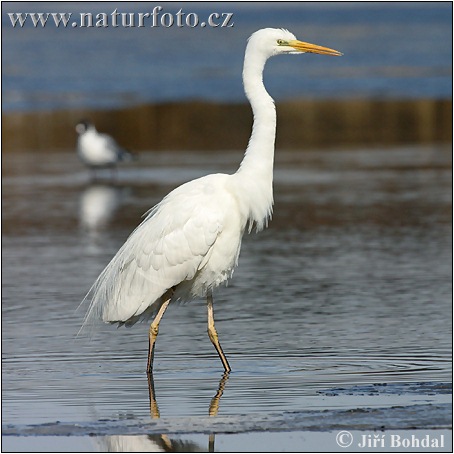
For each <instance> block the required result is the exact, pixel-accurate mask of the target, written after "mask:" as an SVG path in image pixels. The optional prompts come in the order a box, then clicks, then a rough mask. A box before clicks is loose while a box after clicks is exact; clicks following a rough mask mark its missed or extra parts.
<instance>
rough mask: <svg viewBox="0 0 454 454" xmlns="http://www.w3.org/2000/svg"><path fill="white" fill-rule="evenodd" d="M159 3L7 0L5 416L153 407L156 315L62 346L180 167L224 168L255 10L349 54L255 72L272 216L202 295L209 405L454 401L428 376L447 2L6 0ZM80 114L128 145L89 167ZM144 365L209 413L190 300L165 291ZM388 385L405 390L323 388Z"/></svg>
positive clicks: (246, 130) (242, 117) (173, 412)
mask: <svg viewBox="0 0 454 454" xmlns="http://www.w3.org/2000/svg"><path fill="white" fill-rule="evenodd" d="M156 5H157V4H156V3H150V2H116V3H113V2H64V3H59V2H48V3H46V2H30V3H28V2H24V3H22V2H2V51H3V52H2V69H3V73H2V142H3V144H2V145H3V155H2V173H3V179H2V189H3V191H2V229H3V230H2V245H3V247H2V257H3V269H2V277H3V279H2V290H3V291H2V301H3V304H2V315H3V326H2V347H3V348H2V361H3V362H2V364H3V370H2V389H3V401H2V403H3V407H2V409H3V422H4V423H5V424H9V427H10V428H11V427H13V426H14V425H15V424H17V425H20V424H32V423H34V424H39V423H43V422H52V421H67V422H68V421H69V422H71V421H77V422H81V421H95V420H99V419H100V418H105V420H106V421H116V422H118V421H120V422H119V424H120V423H121V421H129V422H131V421H133V420H134V419H140V418H147V417H149V410H150V406H149V402H148V387H147V382H146V378H145V374H144V368H145V363H146V351H147V346H148V344H147V340H146V336H147V332H148V327H147V326H144V325H137V326H135V327H133V328H132V329H130V330H126V329H118V330H116V329H115V328H114V327H112V326H105V325H102V326H99V327H97V329H95V330H93V333H92V338H91V340H90V339H87V337H85V336H79V337H78V338H77V339H76V338H75V336H76V333H77V332H78V330H79V328H80V326H81V323H82V320H83V315H84V309H85V308H84V307H82V308H81V310H79V311H77V310H76V309H77V307H78V305H79V303H80V301H81V300H82V299H83V297H84V296H85V294H86V292H87V291H88V289H89V288H90V286H91V285H92V283H93V282H94V280H95V278H96V277H97V276H98V274H99V273H100V271H101V270H102V269H103V267H104V266H105V265H106V264H107V263H108V262H109V260H110V259H111V257H112V256H113V254H115V253H116V252H117V250H118V249H119V247H121V245H122V244H123V242H124V240H125V239H126V238H127V236H128V235H129V234H130V232H131V231H132V230H133V229H134V228H135V227H136V226H137V224H138V223H139V222H140V220H141V216H142V214H143V213H144V212H146V211H147V210H148V209H149V208H150V207H152V206H153V205H154V204H156V203H158V202H159V201H160V200H161V199H162V197H163V196H164V195H165V194H167V193H168V192H169V191H170V190H172V189H173V188H174V187H176V186H177V185H179V184H181V183H183V182H185V181H188V180H190V179H193V178H196V177H199V176H202V175H206V174H208V173H213V172H226V173H230V172H234V171H235V170H236V169H237V167H238V164H239V162H240V161H241V158H242V156H243V152H244V150H245V148H246V145H247V141H248V138H249V135H250V130H251V125H252V118H251V112H250V107H249V105H248V104H247V102H246V99H245V97H244V94H243V89H242V81H241V72H242V61H243V56H244V49H245V45H246V40H247V38H248V36H250V34H251V33H253V32H254V31H256V30H257V29H259V28H263V27H283V28H287V29H289V30H290V31H292V32H293V33H294V34H295V35H296V36H297V38H299V39H301V40H303V41H308V42H312V43H315V44H319V45H322V46H327V47H330V48H334V49H337V50H339V51H341V52H343V53H344V55H343V56H342V57H339V58H333V57H325V56H320V55H301V56H280V57H276V58H273V59H271V60H270V61H269V62H268V63H267V66H266V68H265V74H264V80H265V85H266V87H267V89H268V91H269V93H270V94H271V95H272V96H273V98H274V99H275V100H276V105H277V112H278V131H277V143H276V159H275V160H276V163H275V179H274V186H275V210H274V215H273V220H272V222H271V223H270V226H269V228H268V229H267V230H266V231H264V232H261V233H260V235H246V236H245V238H244V242H243V250H242V252H241V256H240V262H239V267H238V270H237V271H236V272H235V276H234V278H233V280H232V282H231V283H230V284H229V286H228V287H227V288H222V289H219V291H218V292H217V293H216V295H215V311H216V326H217V329H218V332H219V336H220V339H222V341H221V342H222V345H223V348H224V351H225V352H226V354H227V356H228V358H229V361H230V364H231V366H232V368H233V371H234V372H233V373H232V374H231V376H230V377H229V380H228V383H227V384H226V386H225V391H224V396H223V400H222V402H221V405H220V414H230V415H235V414H243V415H250V414H259V413H260V414H263V415H266V414H272V415H274V417H277V418H278V419H279V417H280V416H279V415H281V414H284V413H285V412H290V413H287V416H286V418H285V419H284V420H280V421H278V422H277V423H276V425H275V426H274V427H283V428H286V429H287V430H292V417H293V416H292V415H295V414H297V412H298V411H301V410H302V409H315V410H316V409H319V410H323V409H325V408H339V409H349V408H357V406H358V405H360V406H361V405H365V406H368V407H374V406H375V407H377V406H384V405H396V404H399V405H402V406H405V405H412V404H417V403H421V402H420V401H418V397H419V398H420V399H424V402H431V403H437V404H440V403H445V402H446V399H448V397H450V396H448V395H447V394H446V393H445V396H444V397H443V396H440V395H439V393H438V391H434V392H432V393H431V394H430V396H429V395H427V396H426V395H424V397H423V398H421V394H424V393H425V391H421V390H420V388H419V384H420V383H424V382H426V383H427V382H430V383H436V385H434V386H432V385H430V386H426V387H425V388H424V389H435V390H436V389H444V387H443V386H438V383H443V382H449V381H450V380H451V378H450V377H451V346H452V345H451V332H452V326H451V317H450V314H452V305H451V302H452V268H451V265H452V253H451V251H452V225H451V220H452V172H451V169H452V4H451V3H450V2H402V3H399V2H364V3H363V2H351V3H350V2H301V3H300V2H291V3H286V2H253V3H252V2H251V3H248V2H241V3H240V2H238V3H237V2H219V3H218V2H209V3H208V2H203V3H202V2H200V3H199V2H191V3H186V2H181V3H166V2H163V3H160V4H159V5H160V6H162V8H163V9H162V11H161V15H162V14H164V13H173V14H176V13H177V12H178V11H179V10H180V9H181V10H182V11H183V12H184V13H186V14H188V13H197V14H198V16H199V18H200V20H206V18H207V17H208V15H209V14H211V13H213V12H218V13H220V14H221V13H233V15H232V19H231V21H232V22H233V23H234V26H233V27H228V28H221V27H218V28H210V27H205V28H201V27H197V28H190V27H183V28H178V27H176V26H174V27H170V28H165V27H162V26H161V27H158V28H150V27H143V28H138V27H136V28H123V27H118V28H114V27H112V26H109V27H107V28H80V27H72V26H70V27H68V28H63V27H62V26H60V27H59V28H57V27H55V26H54V25H53V24H52V23H48V24H47V25H46V27H44V28H42V27H36V28H35V27H33V26H32V25H31V23H30V21H28V22H27V23H26V25H25V26H24V27H23V28H20V27H17V26H16V27H12V25H11V21H10V18H9V16H8V13H18V12H23V13H25V12H61V13H63V12H71V13H72V14H73V18H72V19H71V22H72V21H73V19H74V18H78V17H79V13H81V12H82V13H89V12H92V13H93V14H94V15H96V14H98V13H102V12H104V13H107V15H108V17H109V19H110V17H111V16H110V15H111V13H112V12H113V11H114V10H115V8H117V11H118V12H119V13H122V12H127V13H137V14H138V13H140V12H150V13H151V12H152V11H153V8H154V7H155V6H156ZM146 23H147V22H146ZM81 118H87V119H90V120H92V121H93V122H94V123H95V125H96V127H97V128H98V130H99V131H101V132H105V133H109V134H111V135H112V136H114V137H115V139H116V140H117V141H118V142H119V143H120V144H121V145H122V146H124V147H126V148H128V149H130V150H132V151H135V152H137V153H138V155H139V159H138V160H137V161H131V162H124V163H121V164H120V165H119V168H118V170H117V172H110V171H109V170H107V171H100V172H99V174H98V175H97V176H96V178H93V175H92V173H91V172H90V171H89V170H88V169H86V168H85V167H84V166H83V164H82V163H81V162H79V160H78V158H77V154H76V151H75V147H76V140H77V134H76V131H75V129H74V127H75V124H76V123H77V122H78V121H79V120H80V119H81ZM155 365H156V373H155V386H156V394H157V398H158V403H159V406H160V409H161V414H163V415H166V416H182V415H188V416H200V415H206V414H207V411H208V407H209V403H210V400H211V398H212V397H213V396H214V395H215V394H216V390H217V387H218V386H219V378H220V374H221V365H220V363H219V360H218V358H217V356H216V352H215V351H214V349H213V348H212V345H211V343H210V342H209V340H208V338H207V336H206V309H205V307H204V302H203V301H195V302H193V303H191V304H188V305H185V306H175V307H173V305H171V306H170V307H169V310H168V312H167V313H166V317H164V320H163V322H162V324H161V329H160V335H159V340H158V345H157V353H156V358H155ZM382 382H385V383H392V382H401V383H413V384H415V385H414V386H413V385H411V386H409V387H407V386H405V387H404V388H403V389H416V391H414V392H413V391H412V393H409V394H408V393H406V392H400V391H399V395H388V396H387V397H386V396H385V398H384V397H383V396H381V395H378V394H377V395H374V396H372V397H371V395H370V393H369V392H368V391H367V392H366V391H365V392H363V393H362V394H361V395H360V396H359V397H358V396H356V397H355V396H353V397H352V395H350V394H348V395H347V396H340V397H335V396H336V393H334V394H333V393H331V396H330V397H325V395H323V396H322V397H320V396H321V394H320V393H323V392H325V391H326V390H327V389H330V388H332V387H336V386H337V387H339V386H342V387H344V388H346V389H348V387H349V386H358V385H361V384H374V383H382ZM415 386H416V388H415ZM388 388H389V390H390V391H389V392H390V393H391V394H392V389H394V388H390V387H388ZM355 389H357V388H355ZM399 389H401V388H399ZM366 390H367V388H366ZM426 394H427V393H426ZM443 399H445V400H443ZM437 408H438V407H437ZM276 415H277V416H276ZM418 415H420V416H421V417H423V416H424V412H418ZM107 424H108V423H107ZM201 424H202V423H201ZM421 424H422V425H424V422H422V423H421ZM376 426H381V424H378V423H377V424H376ZM201 427H202V426H201ZM237 427H240V428H241V425H238V426H237ZM254 427H256V428H257V427H260V425H256V426H254ZM294 427H296V426H294ZM412 427H413V426H412ZM19 430H20V429H19ZM32 430H35V429H32ZM43 430H47V429H46V428H45V427H44V428H43ZM231 430H232V431H235V430H236V429H235V426H234V425H232V426H231ZM327 430H328V429H327ZM95 432H96V430H95ZM205 432H206V430H205ZM79 433H80V432H79ZM87 433H90V431H88V432H87ZM111 433H112V432H111ZM250 448H251V449H252V450H254V445H253V443H252V445H251V446H250ZM294 448H295V449H294V450H295V451H299V450H307V449H303V447H301V446H294ZM245 449H246V447H245ZM314 449H315V448H314ZM309 450H310V449H309Z"/></svg>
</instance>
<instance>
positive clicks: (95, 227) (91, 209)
mask: <svg viewBox="0 0 454 454" xmlns="http://www.w3.org/2000/svg"><path fill="white" fill-rule="evenodd" d="M120 193H121V188H119V187H118V186H114V185H109V184H101V183H97V184H92V185H90V186H88V187H87V188H86V189H85V190H84V191H83V192H82V194H81V196H80V203H79V219H80V225H81V227H82V228H83V229H84V230H86V231H88V232H89V233H92V234H96V233H99V232H100V231H101V230H102V229H103V228H104V227H106V226H107V225H108V224H109V222H110V221H111V220H112V218H113V216H114V214H115V211H116V210H117V209H118V207H119V205H120Z"/></svg>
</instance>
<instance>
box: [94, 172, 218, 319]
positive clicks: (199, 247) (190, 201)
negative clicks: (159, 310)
mask: <svg viewBox="0 0 454 454" xmlns="http://www.w3.org/2000/svg"><path fill="white" fill-rule="evenodd" d="M200 180H203V179H200ZM200 180H195V181H192V182H190V183H187V184H186V185H183V186H180V187H179V188H177V189H176V190H174V191H173V192H171V193H170V194H169V195H168V196H167V197H166V198H164V199H163V201H162V202H161V203H160V204H158V205H157V206H156V207H154V208H153V209H152V210H151V211H150V213H149V214H148V215H147V217H146V218H145V220H144V221H143V222H142V223H141V224H140V225H139V226H138V227H137V229H136V230H135V231H134V232H133V233H132V234H131V236H130V237H129V238H128V240H127V241H126V242H125V244H124V245H123V246H122V248H121V249H120V250H119V251H118V253H117V254H116V255H115V257H114V258H113V259H112V261H111V262H110V263H109V264H108V265H107V267H106V268H105V269H104V271H103V272H102V273H101V275H100V276H99V278H98V280H97V281H96V283H95V285H94V287H93V296H92V302H91V306H90V309H89V314H88V316H89V317H91V316H94V315H96V316H100V317H101V318H102V319H103V320H104V321H109V322H117V321H119V322H126V321H128V320H130V319H135V318H137V317H139V316H140V314H142V313H143V312H145V311H146V310H147V309H149V308H150V306H152V305H153V304H154V303H158V302H159V301H160V298H161V297H162V296H163V295H164V294H165V293H166V292H167V291H168V290H169V289H171V288H173V287H175V286H177V285H178V284H180V283H182V282H184V281H190V280H192V279H193V278H194V277H195V275H196V273H197V272H198V271H199V269H200V266H201V264H203V263H204V258H205V257H206V256H207V255H208V254H209V253H210V250H211V248H212V247H213V245H214V243H215V241H216V239H217V237H218V235H219V234H220V233H221V231H222V227H223V210H222V209H221V207H220V205H219V204H218V203H217V202H216V200H217V198H216V197H214V196H213V193H212V192H211V191H209V190H207V187H206V185H205V184H204V182H203V181H200ZM187 296H188V297H191V296H194V295H187Z"/></svg>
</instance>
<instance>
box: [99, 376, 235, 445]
mask: <svg viewBox="0 0 454 454" xmlns="http://www.w3.org/2000/svg"><path fill="white" fill-rule="evenodd" d="M147 377H148V392H149V400H150V416H151V418H152V419H159V418H160V416H161V415H160V412H159V407H158V403H157V400H156V392H155V386H154V379H153V374H147ZM228 378H229V373H228V372H226V373H224V375H223V376H222V377H221V379H220V381H219V386H218V389H217V391H216V394H215V395H214V397H213V398H212V399H211V402H210V406H209V409H208V415H209V416H210V417H214V416H217V414H218V412H219V404H220V400H221V397H222V394H223V393H224V389H225V386H226V384H227V381H228ZM214 445H215V435H214V434H211V435H209V437H208V452H214ZM99 448H100V450H102V451H104V452H207V450H206V449H204V447H202V446H201V445H199V444H197V443H194V442H193V441H189V440H183V439H179V438H176V437H172V435H168V434H151V435H109V436H106V437H100V439H99Z"/></svg>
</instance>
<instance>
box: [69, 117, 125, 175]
mask: <svg viewBox="0 0 454 454" xmlns="http://www.w3.org/2000/svg"><path fill="white" fill-rule="evenodd" d="M76 132H77V134H78V135H79V136H78V138H77V153H78V155H79V158H80V159H81V161H82V162H83V163H84V164H85V165H86V166H87V167H89V168H90V169H92V170H93V171H95V170H96V169H102V168H115V167H116V166H117V164H118V163H119V162H120V161H129V160H131V159H133V155H132V153H131V152H130V151H128V150H126V149H125V148H123V147H121V146H120V145H119V144H118V143H117V142H116V141H115V139H114V138H113V137H111V136H109V135H108V134H101V133H99V132H98V131H97V130H96V128H95V125H94V124H93V123H90V122H89V121H87V120H82V121H80V122H79V123H78V124H77V125H76Z"/></svg>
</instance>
